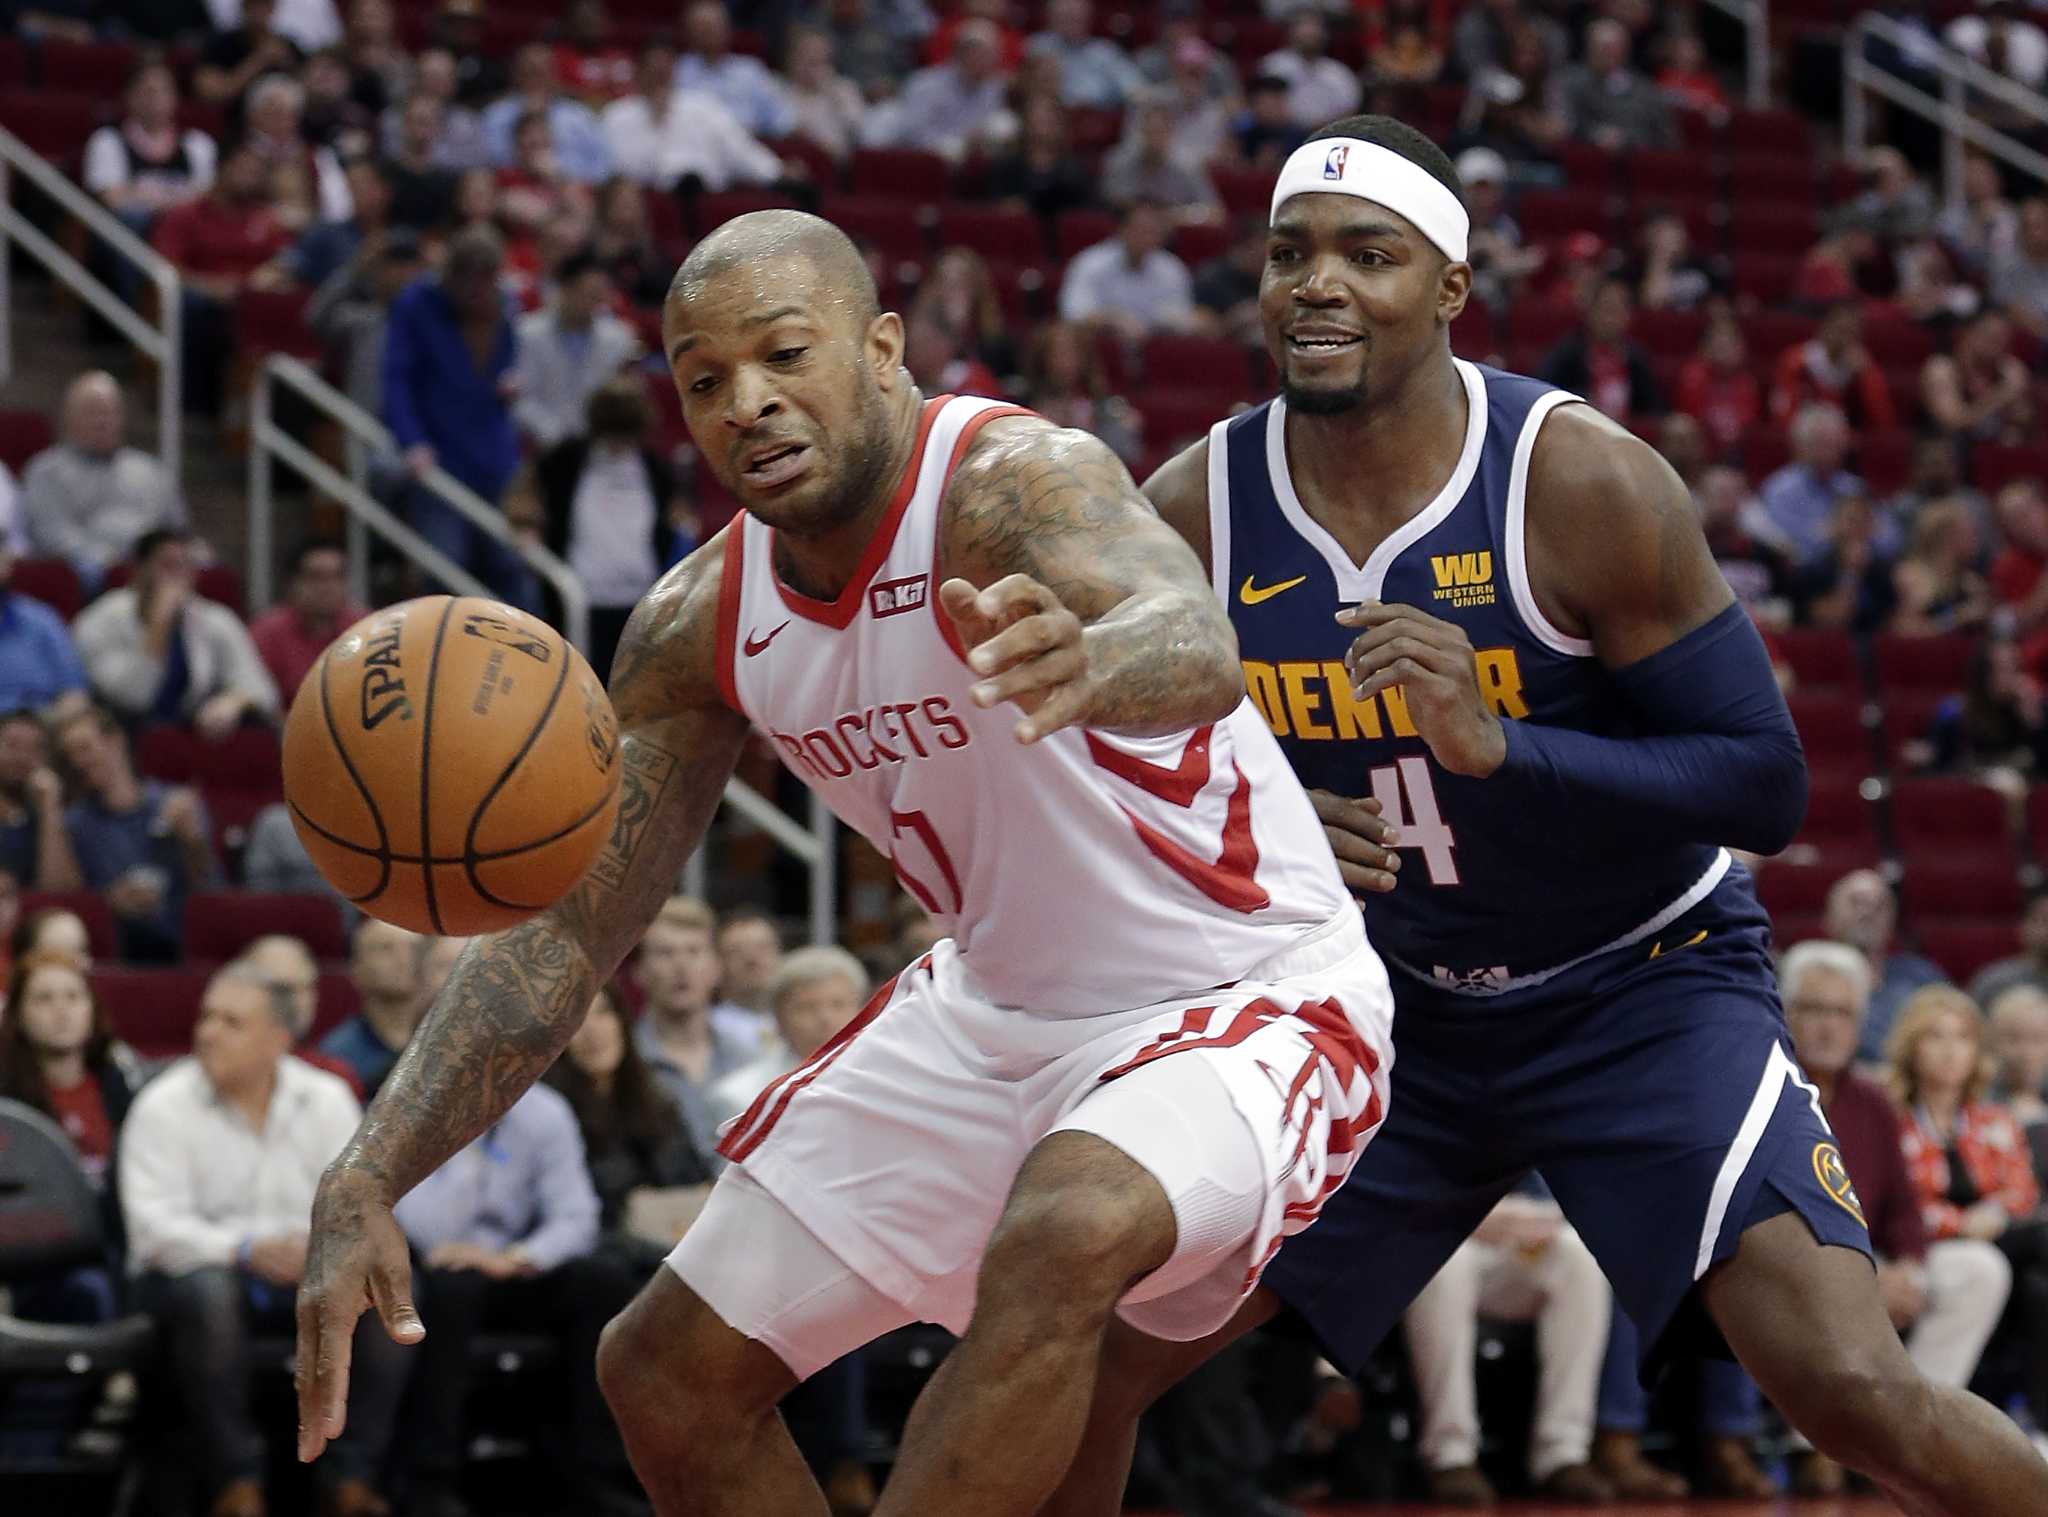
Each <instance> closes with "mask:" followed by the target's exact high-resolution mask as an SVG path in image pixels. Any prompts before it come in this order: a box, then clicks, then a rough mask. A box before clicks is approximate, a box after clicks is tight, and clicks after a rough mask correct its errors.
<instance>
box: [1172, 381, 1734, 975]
mask: <svg viewBox="0 0 2048 1517" xmlns="http://www.w3.org/2000/svg"><path fill="white" fill-rule="evenodd" d="M1457 369H1458V373H1459V376H1460V377H1461V378H1462V379H1463V381H1464V383H1465V390H1466V395H1467V398H1468V401H1469V419H1468V422H1467V426H1466V432H1465V445H1464V450H1463V452H1462V453H1461V454H1460V456H1459V459H1458V465H1457V468H1456V469H1455V470H1454V471H1453V473H1452V475H1451V478H1450V480H1449V482H1448V483H1447V484H1446V485H1445V486H1444V488H1443V491H1442V493H1440V494H1439V495H1438V496H1437V498H1436V499H1435V500H1433V501H1431V502H1430V503H1429V504H1428V505H1427V506H1425V507H1424V508H1423V509H1422V510H1421V511H1420V512H1418V513H1417V514H1416V515H1415V516H1414V517H1413V518H1411V519H1410V520H1409V521H1407V522H1406V523H1404V524H1403V525H1402V526H1401V527H1399V528H1398V529H1396V530H1395V531H1394V532H1393V533H1392V534H1391V535H1390V536H1389V537H1388V538H1387V539H1386V540H1385V541H1384V542H1382V543H1381V544H1380V545H1379V547H1378V548H1376V549H1375V550H1374V551H1373V553H1372V556H1371V557H1370V558H1369V559H1368V560H1367V561H1366V562H1365V563H1364V564H1363V565H1362V566H1361V565H1358V564H1355V563H1353V562H1352V560H1351V558H1350V557H1349V555H1348V554H1347V553H1346V551H1345V550H1344V548H1343V547H1342V546H1341V545H1340V544H1339V543H1338V541H1337V540H1336V538H1335V537H1333V536H1332V535H1331V534H1330V533H1329V532H1328V531H1326V530H1325V529H1324V528H1323V527H1322V526H1320V525H1319V524H1318V523H1317V522H1315V521H1314V520H1313V519H1311V518H1310V516H1309V514H1308V512H1307V510H1306V509H1304V507H1303V506H1302V504H1301V501H1300V499H1299V497H1297V495H1296V494H1295V491H1294V486H1293V483H1292V481H1291V480H1290V478H1289V476H1288V471H1287V461H1286V459H1287V449H1286V440H1285V415H1286V404H1285V402H1284V401H1279V400H1275V401H1272V402H1270V403H1268V404H1267V405H1264V406H1261V407H1259V408H1258V409H1257V410H1254V411H1250V412H1247V413H1246V414H1244V415H1241V416H1237V417H1234V418H1232V419H1231V420H1229V421H1226V422H1220V423H1218V424H1217V425H1216V427H1215V428H1214V429H1213V430H1212V431H1211V433H1210V437H1209V524H1210V557H1211V564H1212V570H1213V576H1214V580H1215V585H1216V591H1217V593H1218V594H1219V595H1220V596H1222V597H1223V598H1224V600H1225V602H1226V603H1227V604H1228V606H1229V608H1230V616H1231V620H1232V622H1234V623H1235V625H1236V627H1237V636H1238V643H1239V648H1240V652H1241V655H1242V657H1243V659H1244V671H1245V682H1246V685H1247V687H1248V688H1249V690H1250V692H1251V696H1252V699H1253V701H1254V702H1255V703H1256V704H1257V706H1258V708H1259V710H1260V712H1261V713H1262V714H1263V715H1264V717H1265V718H1266V722H1267V724H1268V725H1269V726H1270V727H1271V728H1272V729H1273V733H1274V735H1275V736H1276V737H1278V738H1279V739H1280V743H1281V746H1282V747H1283V748H1284V749H1285V750H1286V752H1287V757H1288V760H1289V762H1290V763H1292V764H1293V766H1294V769H1295V772H1296V773H1297V774H1298V775H1300V777H1301V780H1302V783H1303V784H1304V785H1307V786H1309V787H1310V788H1312V789H1322V790H1331V791H1335V792H1337V793H1338V794H1340V795H1348V796H1376V797H1377V798H1378V799H1379V801H1380V803H1381V806H1382V810H1383V814H1384V815H1385V816H1386V817H1387V818H1388V819H1389V820H1391V821H1392V822H1393V823H1394V824H1395V825H1396V826H1398V827H1399V828H1400V830H1401V844H1400V846H1401V850H1402V860H1401V874H1400V884H1399V886H1398V887H1397V888H1396V889H1395V890H1393V891H1392V892H1391V893H1389V894H1387V895H1384V896H1375V897H1374V898H1373V899H1372V901H1371V902H1370V904H1369V905H1368V906H1367V908H1366V921H1367V925H1368V928H1369V930H1370V931H1371V933H1372V938H1373V944H1374V946H1375V947H1377V948H1378V949H1379V950H1380V953H1381V955H1382V956H1383V957H1385V958H1386V959H1387V961H1388V962H1389V963H1390V964H1392V965H1393V966H1394V967H1396V968H1397V969H1401V970H1404V971H1405V972H1407V973H1408V974H1410V975H1413V976H1417V977H1420V978H1422V979H1425V980H1428V981H1431V982H1433V983H1435V984H1437V985H1439V986H1441V987H1443V988H1445V989H1447V990H1451V991H1457V992H1465V993H1469V994H1477V995H1491V994H1501V993H1505V992H1508V991H1512V990H1520V989H1524V988H1527V987H1533V986H1535V985H1539V984H1543V983H1545V982H1546V981H1548V980H1550V979H1551V978H1553V977H1554V976H1556V975H1558V974H1560V973H1562V972H1563V971H1564V970H1565V969H1568V968H1570V967H1571V966H1573V965H1575V964H1578V963H1582V962H1584V961H1585V960H1586V959H1588V958H1590V957H1591V956H1593V955H1595V954H1598V953H1600V952H1603V951H1606V950H1609V949H1612V948H1616V947H1620V946H1622V945H1625V944H1630V943H1635V942H1639V941H1641V940H1643V939H1645V938H1647V937H1650V936H1651V935H1653V934H1655V933H1656V932H1658V931H1659V930H1661V929H1662V928H1663V927H1664V926H1666V925H1667V924H1669V923H1670V922H1672V921H1674V920H1676V919H1677V918H1678V917H1679V916H1680V915H1682V914H1683V913H1685V912H1686V911H1688V910H1690V909H1691V908H1692V907H1693V906H1695V905H1697V904H1698V903H1699V902H1700V901H1701V900H1703V899H1705V897H1706V896H1707V895H1708V894H1709V893H1710V892H1711V891H1712V890H1713V887H1714V886H1715V885H1716V884H1717V883H1718V882H1719V881H1720V880H1721V878H1722V876H1723V875H1724V874H1726V873H1727V871H1728V869H1729V867H1730V861H1729V858H1728V855H1727V853H1726V852H1725V851H1723V850H1721V849H1718V848H1714V847H1709V846H1704V845H1701V846H1688V847H1682V848H1662V849H1659V850H1657V851H1655V852H1645V851H1644V850H1643V849H1642V848H1641V847H1640V846H1638V843H1637V840H1636V839H1635V838H1634V837H1632V836H1631V835H1630V833H1629V831H1628V829H1627V826H1626V824H1625V823H1621V822H1617V821H1616V820H1614V819H1613V818H1611V817H1609V816H1608V815H1606V814H1604V813H1603V811H1602V809H1601V808H1600V807H1599V806H1598V805H1597V804H1594V803H1590V802H1589V803H1587V804H1586V805H1585V806H1584V807H1583V808H1577V809H1570V810H1560V811H1558V812H1554V813H1551V814H1546V815H1542V816H1530V815H1527V814H1526V813H1525V811H1524V810H1523V809H1518V808H1517V806H1516V804H1515V801H1514V798H1513V792H1512V791H1511V790H1510V789H1509V788H1508V787H1506V786H1498V785H1490V784H1488V783H1487V782H1486V781H1485V780H1474V779H1469V778H1465V777H1462V776H1459V775H1455V774H1451V773H1449V772H1448V771H1446V770H1444V769H1443V768H1441V767H1439V765H1438V764H1437V762H1436V761H1435V759H1433V758H1432V757H1431V756H1430V752H1429V747H1428V745H1427V744H1426V743H1424V742H1423V741H1422V739H1421V738H1419V737H1418V736H1416V733H1415V727H1414V723H1413V722H1412V721H1411V720H1410V719H1409V716H1408V711H1407V705H1406V702H1405V700H1404V698H1403V695H1402V692H1401V689H1400V687H1398V686H1396V687H1394V688H1392V689H1389V690H1387V691H1384V692H1383V693H1381V694H1379V695H1377V696H1374V697H1372V698H1371V699H1369V700H1366V701H1355V700H1354V699H1353V698H1352V695H1351V686H1350V682H1349V680H1348V679H1347V677H1346V675H1345V672H1344V654H1345V651H1346V650H1347V649H1348V648H1349V646H1350V644H1351V641H1352V638H1353V637H1354V636H1355V634H1354V632H1353V631H1351V630H1350V629H1348V628H1345V627H1343V626H1340V625H1339V624H1338V623H1337V621H1336V620H1335V615H1334V613H1335V612H1336V611H1337V610H1338V609H1339V608H1340V607H1342V606H1346V605H1351V604H1353V603H1355V602H1358V601H1361V600H1374V599H1376V600H1383V601H1388V602H1401V603H1404V604H1407V605H1412V606H1415V607H1418V608H1419V609H1421V610H1423V611H1426V612H1428V613H1429V614H1430V615H1432V616H1436V617H1439V618H1442V619H1443V620H1445V621H1449V622H1454V623H1456V624H1457V625H1458V626H1460V627H1462V628H1463V629H1464V631H1465V633H1466V635H1467V636H1468V637H1469V638H1470V639H1471V642H1472V646H1473V649H1474V650H1475V655H1476V661H1477V672H1478V677H1479V688H1480V691H1481V693H1482V694H1483V695H1484V697H1485V698H1486V700H1487V702H1488V704H1489V705H1491V707H1492V708H1493V710H1494V711H1495V712H1497V713H1498V714H1499V715H1500V716H1501V717H1502V718H1504V719H1506V720H1510V721H1531V722H1539V723H1542V724H1543V725H1545V726H1552V727H1568V728H1573V729H1576V730H1578V731H1582V732H1591V733H1598V734H1603V735H1608V736H1628V735H1631V733H1632V732H1633V731H1634V728H1633V726H1632V723H1631V719H1630V714H1629V711H1628V709H1627V707H1626V705H1625V703H1624V702H1623V700H1622V699H1621V696H1620V692H1619V691H1618V689H1617V688H1616V686H1615V683H1614V681H1613V680H1612V679H1611V678H1610V676H1609V675H1608V673H1607V671H1606V670H1605V669H1604V668H1603V666H1602V665H1601V664H1600V662H1599V660H1598V659H1597V658H1595V657H1594V656H1593V648H1592V645H1591V644H1590V643H1588V642H1586V641H1584V640H1583V639H1580V638H1574V637H1571V636H1568V635H1566V634H1565V633H1564V632H1562V631H1560V630H1559V629H1558V628H1557V627H1555V626H1554V625H1552V624H1551V622H1550V621H1549V620H1548V619H1547V618H1546V617H1545V616H1544V615H1543V613H1542V611H1541V610H1540V609H1539V608H1538V606H1537V604H1536V601H1535V598H1534V596H1533V595H1532V594H1531V593H1530V588H1529V573H1528V564H1527V560H1526V557H1525V555H1524V552H1523V526H1522V524H1523V518H1524V510H1525V494H1526V488H1527V484H1528V476H1529V455H1530V453H1531V451H1532V450H1533V449H1534V447H1535V442H1536V434H1537V430H1538V428H1539V427H1540V426H1541V425H1542V422H1543V418H1544V417H1545V416H1546V415H1547V414H1549V412H1550V411H1551V410H1552V409H1553V408H1555V407H1556V406H1558V405H1560V404H1563V403H1565V402H1568V401H1572V400H1575V399H1576V397H1575V396H1573V395H1570V394H1569V393H1567V392H1565V391H1562V390H1558V389H1554V388H1552V387H1551V386H1549V385H1545V384H1542V383H1539V382H1538V381H1536V380H1533V379H1527V378H1523V377H1522V376H1520V375H1515V374H1505V373H1502V372H1500V371H1499V370H1496V369H1488V368H1484V367H1481V366H1479V365H1476V364H1470V363H1466V362H1464V361H1462V360H1459V361H1458V362H1457ZM1371 487H1372V482H1371V480H1370V479H1361V480H1360V481H1359V488H1360V489H1361V490H1370V489H1371Z"/></svg>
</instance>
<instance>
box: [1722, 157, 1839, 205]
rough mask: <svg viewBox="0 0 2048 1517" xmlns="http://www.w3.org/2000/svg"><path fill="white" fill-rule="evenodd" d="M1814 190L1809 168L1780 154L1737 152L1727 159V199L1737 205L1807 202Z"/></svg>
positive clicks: (1792, 158) (1807, 164) (1804, 163)
mask: <svg viewBox="0 0 2048 1517" xmlns="http://www.w3.org/2000/svg"><path fill="white" fill-rule="evenodd" d="M1817 189H1818V186H1817V185H1816V183H1815V181H1814V173H1813V165H1812V163H1810V162H1809V161H1807V160H1806V159H1805V158H1803V157H1793V156H1788V155H1787V154H1784V153H1738V154H1736V155H1735V156H1734V157H1732V158H1730V159H1729V160H1728V193H1729V198H1730V199H1731V200H1733V201H1735V202H1737V203H1738V204H1739V203H1741V202H1742V201H1745V200H1747V201H1755V202H1760V203H1763V204H1771V203H1782V202H1784V201H1788V200H1811V199H1813V198H1814V196H1815V193H1816V191H1817Z"/></svg>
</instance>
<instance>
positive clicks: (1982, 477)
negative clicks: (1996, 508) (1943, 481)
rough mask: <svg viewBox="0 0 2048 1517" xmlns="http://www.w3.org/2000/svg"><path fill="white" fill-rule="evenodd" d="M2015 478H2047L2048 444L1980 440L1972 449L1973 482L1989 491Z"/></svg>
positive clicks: (1971, 472)
mask: <svg viewBox="0 0 2048 1517" xmlns="http://www.w3.org/2000/svg"><path fill="white" fill-rule="evenodd" d="M2015 479H2044V480H2048V446H2042V445H2039V444H2034V445H2026V444H2021V445H2018V446H2012V445H2008V444H2004V443H1989V442H1987V443H1980V444H1978V445H1977V446H1976V447H1975V448H1973V449H1972V450H1971V452H1970V482H1971V483H1972V484H1974V485H1975V486H1976V487H1977V488H1978V489H1980V490H1983V491H1985V492H1986V493H1987V494H1988V493H1991V492H1994V491H1996V490H1998V489H2000V488H2002V487H2003V486H2005V485H2007V484H2009V483H2011V482H2012V481H2013V480H2015Z"/></svg>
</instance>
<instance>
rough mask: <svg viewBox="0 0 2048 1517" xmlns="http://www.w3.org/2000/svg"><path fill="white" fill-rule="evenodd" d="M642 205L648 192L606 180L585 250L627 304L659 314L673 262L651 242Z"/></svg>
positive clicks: (631, 184) (671, 252)
mask: <svg viewBox="0 0 2048 1517" xmlns="http://www.w3.org/2000/svg"><path fill="white" fill-rule="evenodd" d="M647 206H648V191H646V190H643V189H642V188H641V187H640V186H639V185H638V184H636V183H634V182H633V181H632V180H631V179H627V178H625V177H624V176H623V175H621V176H619V177H617V178H614V179H609V180H607V181H606V182H605V183H604V185H603V186H602V187H601V188H599V190H598V192H597V206H596V216H595V221H594V223H593V224H592V226H591V230H590V243H589V247H590V251H591V253H592V254H593V255H595V257H596V258H597V261H598V262H599V263H600V264H601V265H603V266H604V268H605V270H606V271H607V272H608V273H609V274H610V275H611V277H612V284H613V285H614V287H615V288H617V290H618V292H619V294H620V295H621V296H622V297H623V298H624V299H625V301H626V302H627V303H628V304H629V305H633V306H637V307H645V308H648V309H655V310H658V309H659V308H660V306H661V303H662V301H663V299H664V298H665V297H666V296H667V294H668V286H669V281H670V279H672V278H673V277H674V275H675V270H676V263H677V259H676V257H675V255H674V250H673V249H672V248H670V249H667V250H664V247H663V245H662V243H659V242H657V241H656V240H655V237H654V229H653V227H652V226H651V225H650V224H649V222H648V211H647Z"/></svg>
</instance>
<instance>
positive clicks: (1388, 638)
mask: <svg viewBox="0 0 2048 1517" xmlns="http://www.w3.org/2000/svg"><path fill="white" fill-rule="evenodd" d="M1402 641H1407V642H1411V643H1415V644H1416V645H1418V646H1420V647H1424V648H1437V649H1441V650H1442V651H1443V652H1445V653H1447V654H1450V655H1453V656H1455V657H1458V658H1466V659H1469V658H1470V657H1471V656H1472V645H1471V644H1470V643H1469V642H1468V641H1467V640H1466V637H1465V634H1464V632H1463V631H1462V630H1460V629H1459V628H1457V627H1450V626H1446V625H1444V624H1443V623H1441V622H1430V621H1426V620H1424V621H1418V620H1416V619H1414V618H1412V617H1406V616H1403V617H1397V618H1395V619H1394V620H1391V621H1385V622H1381V623H1380V624H1379V625H1378V626H1376V627H1372V628H1370V629H1368V630H1367V631H1364V632H1361V633H1360V634H1359V635H1358V636H1357V637H1355V638H1353V639H1352V640H1351V646H1350V647H1349V648H1348V649H1346V650H1345V654H1344V658H1345V661H1346V662H1347V663H1348V662H1351V661H1352V660H1354V659H1360V658H1367V657H1370V656H1371V655H1372V654H1373V653H1375V652H1376V651H1378V650H1379V649H1381V648H1384V647H1386V646H1387V645H1388V644H1390V643H1397V642H1402Z"/></svg>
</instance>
